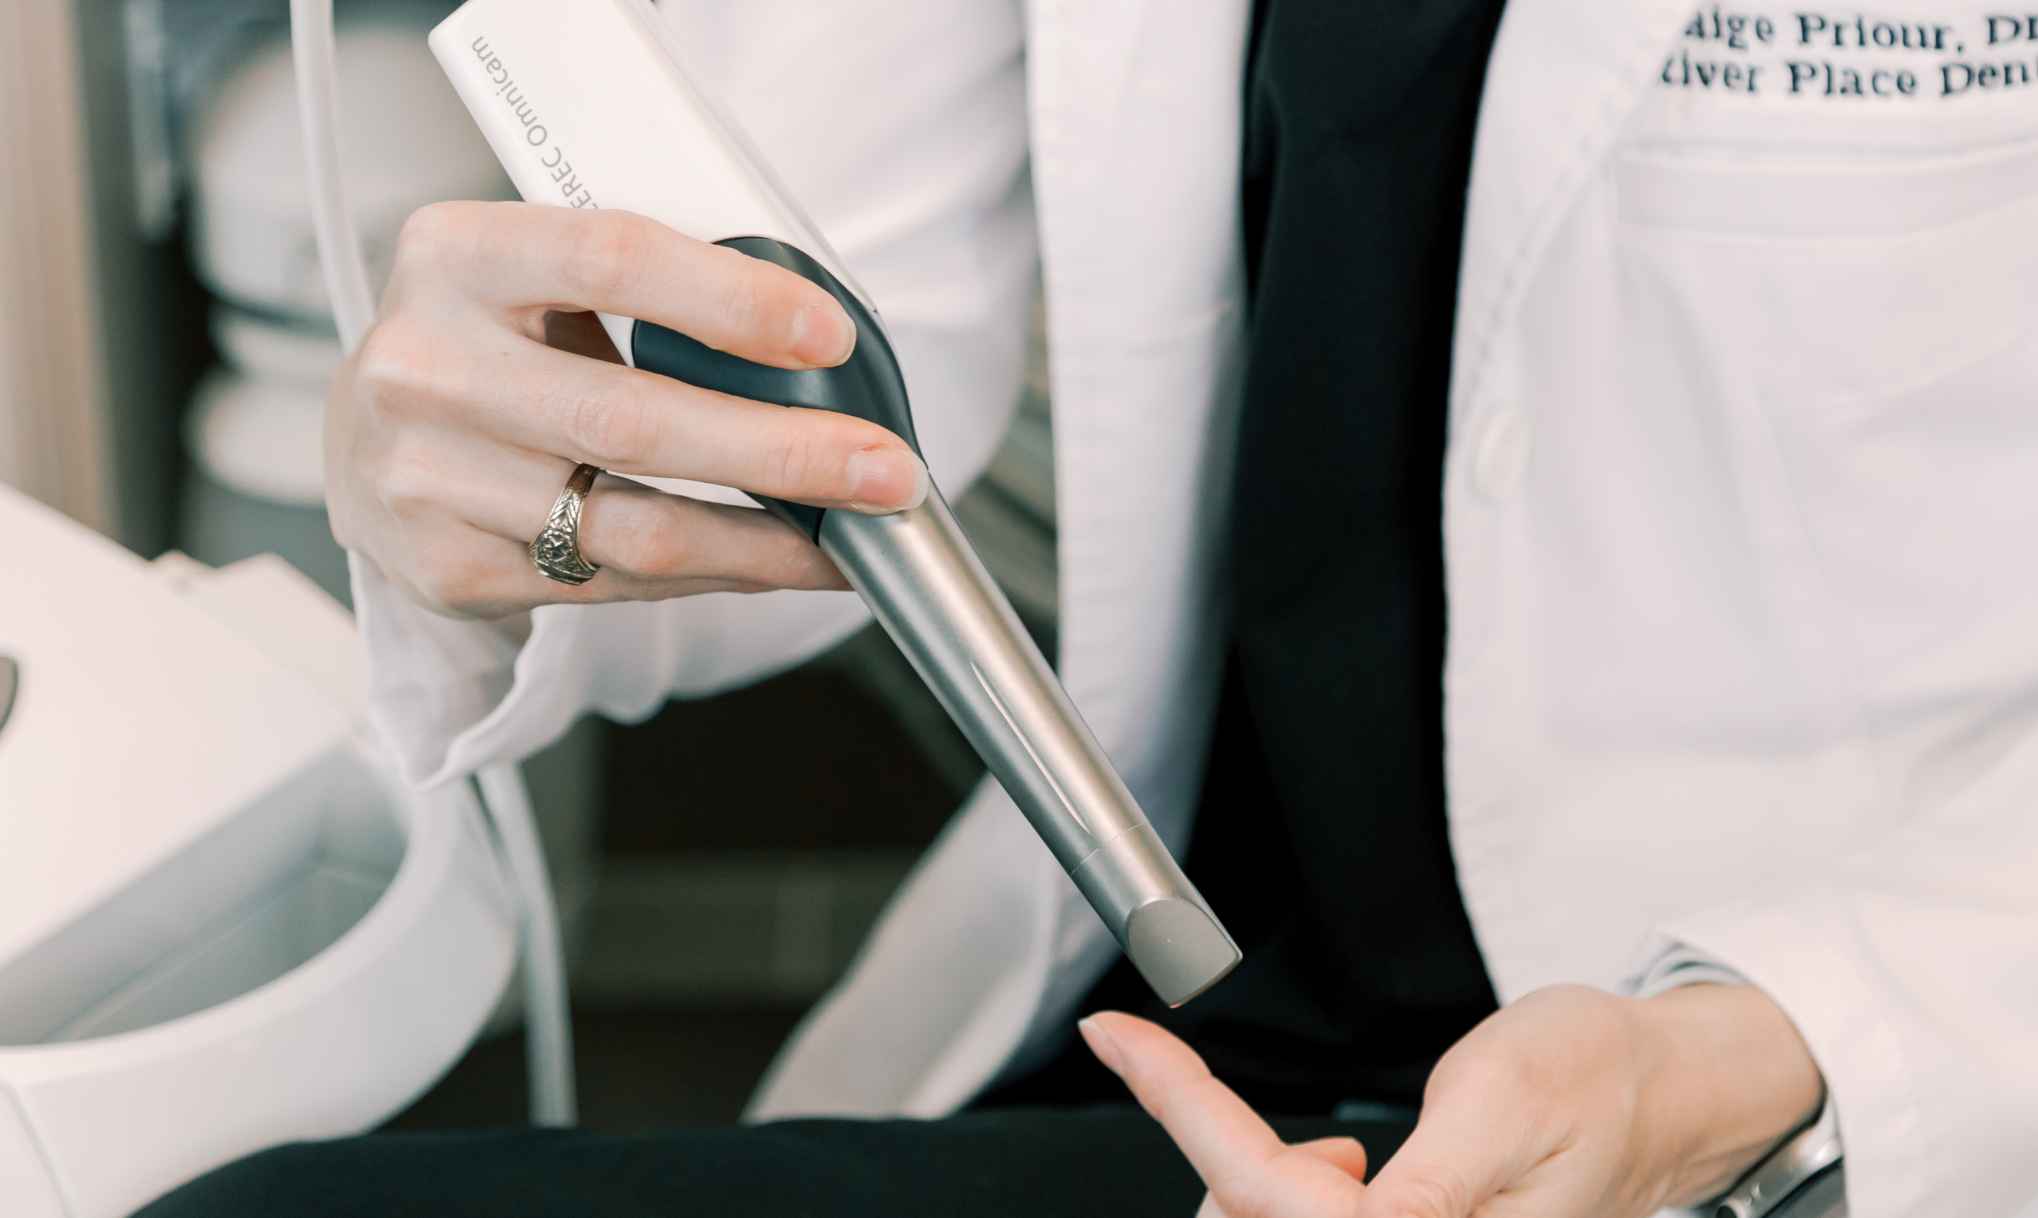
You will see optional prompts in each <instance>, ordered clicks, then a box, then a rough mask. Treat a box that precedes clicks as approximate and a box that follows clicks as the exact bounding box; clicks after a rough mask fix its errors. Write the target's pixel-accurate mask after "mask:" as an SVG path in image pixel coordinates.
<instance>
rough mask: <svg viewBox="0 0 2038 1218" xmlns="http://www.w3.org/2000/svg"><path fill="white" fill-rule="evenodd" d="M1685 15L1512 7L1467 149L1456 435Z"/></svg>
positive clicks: (1559, 2)
mask: <svg viewBox="0 0 2038 1218" xmlns="http://www.w3.org/2000/svg"><path fill="white" fill-rule="evenodd" d="M1689 8H1690V4H1689V0H1513V2H1512V3H1510V4H1509V5H1508V6H1507V9H1506V13H1505V15H1504V16H1503V17H1502V18H1501V24H1500V33H1499V37H1498V39H1497V41H1496V42H1495V44H1494V48H1493V58H1492V60H1491V62H1490V64H1489V65H1488V67H1487V73H1486V88H1485V93H1484V96H1483V97H1482V99H1481V101H1480V104H1479V128H1478V134H1477V136H1476V142H1475V143H1474V145H1473V157H1472V178H1471V186H1470V193H1469V196H1468V199H1467V203H1466V217H1465V244H1464V260H1463V263H1462V266H1461V270H1460V273H1459V280H1458V326H1457V338H1456V345H1455V350H1454V353H1453V358H1452V377H1451V422H1452V431H1453V434H1454V435H1455V434H1458V432H1459V425H1460V424H1462V423H1463V422H1465V421H1466V419H1467V418H1468V416H1469V414H1470V413H1471V410H1472V408H1473V405H1474V403H1475V402H1476V401H1477V397H1478V395H1479V394H1480V393H1481V391H1482V390H1483V389H1484V388H1485V374H1486V372H1487V371H1488V364H1489V357H1490V355H1491V354H1492V350H1493V345H1494V340H1495V339H1496V337H1497V336H1498V335H1499V334H1500V332H1501V331H1502V330H1504V329H1505V328H1506V326H1507V324H1508V322H1509V320H1510V319H1511V318H1512V316H1513V314H1514V311H1515V309H1516V308H1517V307H1519V305H1520V302H1521V296H1522V293H1523V291H1524V290H1525V289H1526V287H1527V285H1528V282H1529V280H1530V278H1531V276H1532V273H1533V271H1534V270H1535V267H1536V264H1537V263H1538V262H1539V261H1540V260H1541V257H1542V254H1543V251H1544V250H1546V249H1547V248H1548V246H1549V243H1550V239H1551V238H1552V237H1553V236H1554V235H1555V234H1556V231H1557V227H1558V225H1559V224H1561V223H1562V222H1563V219H1564V215H1565V213H1566V211H1568V210H1569V208H1570V205H1571V201H1572V200H1573V199H1574V198H1575V197H1576V196H1577V194H1578V191H1579V188H1580V187H1581V186H1582V185H1584V183H1585V181H1586V179H1587V178H1588V177H1589V176H1590V175H1591V174H1592V173H1593V172H1594V171H1595V170H1596V169H1597V167H1598V165H1599V163H1600V160H1601V159H1602V158H1603V157H1604V156H1605V155H1606V153H1607V150H1608V149H1609V148H1610V147H1611V146H1612V144H1613V141H1614V138H1615V137H1616V136H1617V135H1618V134H1619V132H1620V128H1621V126H1622V124H1623V123H1624V122H1625V121H1626V119H1627V117H1628V115H1629V114H1630V113H1631V112H1632V111H1633V109H1634V106H1635V103H1636V102H1637V100H1638V99H1639V98H1640V95H1641V90H1642V88H1643V87H1644V86H1645V85H1646V84H1647V82H1648V79H1649V77H1650V74H1651V72H1652V71H1653V70H1654V69H1655V68H1656V66H1657V65H1658V64H1659V62H1660V60H1661V57H1662V55H1663V54H1664V52H1665V51H1666V49H1667V48H1669V47H1670V46H1671V45H1672V44H1673V43H1674V41H1675V38H1676V32H1677V29H1678V24H1679V21H1680V19H1681V18H1682V17H1684V16H1685V15H1687V13H1688V10H1689Z"/></svg>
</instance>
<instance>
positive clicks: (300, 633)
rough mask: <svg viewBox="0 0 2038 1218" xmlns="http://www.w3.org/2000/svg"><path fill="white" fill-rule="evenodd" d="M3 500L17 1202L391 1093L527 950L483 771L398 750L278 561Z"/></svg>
mask: <svg viewBox="0 0 2038 1218" xmlns="http://www.w3.org/2000/svg"><path fill="white" fill-rule="evenodd" d="M0 528H4V529H5V531H6V532H7V533H8V534H9V535H10V536H11V537H13V538H15V539H16V540H17V541H18V542H20V543H21V544H18V545H15V546H12V547H10V548H7V549H5V550H0V588H7V589H9V590H10V591H11V590H15V589H22V590H26V591H28V592H30V593H32V594H31V595H8V596H0V651H5V652H7V653H8V654H11V655H13V656H15V657H16V658H17V659H19V660H20V661H21V665H22V673H23V685H22V701H21V703H20V705H19V706H18V707H17V709H16V712H15V715H14V717H13V719H12V720H11V721H10V722H9V724H8V726H7V728H6V730H5V733H4V734H0V1215H5V1216H6V1218H57V1216H58V1215H61V1216H62V1218H119V1216H121V1215H126V1214H128V1213H130V1212H131V1211H132V1210H133V1209H134V1208H136V1207H137V1206H139V1205H141V1204H143V1203H145V1202H146V1201H148V1200H150V1199H151V1198H153V1197H155V1196H157V1195H159V1194H160V1193H162V1192H164V1191H166V1190H168V1189H169V1188H171V1187H173V1186H175V1185H176V1184H178V1183H181V1182H182V1181H184V1180H187V1179H189V1178H191V1177H192V1176H195V1175H197V1174H199V1173H201V1172H203V1171H205V1170H207V1169H209V1168H211V1167H213V1166H216V1165H218V1164H220V1163H223V1162H225V1161H228V1160H230V1159H233V1158H236V1157H239V1156H241V1155H244V1154H247V1153H250V1152H252V1151H254V1150H257V1149H260V1148H261V1147H264V1146H267V1145H272V1144H274V1143H276V1142H279V1141H284V1140H289V1139H294V1138H306V1137H326V1136H335V1135H340V1134H345V1133H350V1132H357V1131H360V1130H363V1129H366V1128H369V1127H371V1126H373V1125H374V1124H375V1123H377V1122H379V1121H381V1120H382V1119H384V1118H386V1117H387V1116H389V1115H390V1114H392V1113H394V1112H395V1111H397V1110H398V1109H400V1108H401V1107H402V1106H404V1105H405V1104H406V1103H408V1102H409V1101H410V1100H411V1099H412V1098H414V1097H415V1096H416V1095H417V1094H419V1093H420V1092H421V1091H423V1090H424V1089H425V1088H426V1087H428V1086H429V1085H430V1084H431V1083H432V1082H433V1081H434V1080H436V1079H437V1078H438V1077H439V1076H440V1075H441V1074H442V1073H443V1072H444V1070H445V1069H446V1068H447V1067H448V1066H450V1065H451V1064H452V1063H453V1062H454V1061H455V1060H457V1059H458V1057H459V1056H460V1054H461V1053H462V1052H463V1051H464V1050H465V1048H466V1046H467V1045H468V1044H469V1043H470V1042H471V1040H472V1039H473V1037H474V1035H475V1034H476V1032H477V1031H478V1030H479V1029H480V1028H481V1026H482V1024H483V1022H484V1020H485V1019H486V1017H487V1015H488V1013H489V1011H490V1009H491V1008H492V1007H493V1005H494V1003H495V1001H496V999H497V996H498V995H499V993H500V992H501V990H502V988H503V986H504V983H505V982H506V980H507V978H508V975H509V969H510V962H511V956H512V952H513V949H514V946H515V933H516V927H515V918H514V912H513V910H512V909H511V907H510V902H509V901H508V899H507V898H506V896H505V894H504V892H503V891H502V887H501V882H500V879H499V877H498V875H497V871H496V865H495V860H494V856H493V852H492V850H491V849H490V847H489V843H488V841H487V839H486V835H485V833H484V832H483V829H482V824H481V819H480V809H479V806H478V805H477V804H476V802H475V801H474V799H473V797H472V795H471V793H470V792H469V791H468V790H467V789H466V788H465V787H463V786H457V785H456V786H452V787H448V788H446V789H444V790H442V791H440V792H436V793H434V794H432V795H431V796H429V797H418V796H413V795H410V794H408V793H406V792H403V791H400V790H398V789H396V788H395V787H394V786H393V785H392V784H391V782H390V781H389V780H388V779H387V778H385V777H384V775H385V774H386V772H387V770H386V767H385V766H384V765H383V764H382V763H381V762H380V761H379V760H378V759H377V758H375V757H373V756H371V755H370V754H369V753H367V752H366V751H364V748H365V746H363V745H361V744H359V743H357V741H356V740H355V738H354V736H353V734H352V731H351V722H352V719H353V716H352V715H351V714H350V713H349V709H348V708H349V707H350V705H351V704H352V703H353V702H354V700H356V699H358V697H359V690H358V687H357V686H356V685H355V684H354V683H355V682H356V681H357V680H358V672H357V670H353V669H351V668H350V666H349V664H350V659H351V657H352V655H353V653H352V652H351V650H350V649H351V647H352V646H354V642H353V637H352V634H351V631H349V630H348V629H347V628H346V619H345V617H344V615H343V614H341V613H339V611H338V610H337V608H336V607H335V606H333V605H332V604H331V603H330V602H329V601H324V600H322V599H320V598H319V597H318V594H317V593H316V592H315V590H309V589H308V588H307V587H306V586H305V583H304V581H303V579H302V577H300V576H296V575H295V574H294V573H292V572H289V571H288V570H287V569H285V568H282V567H281V565H280V564H275V563H263V562H259V561H258V562H255V563H251V564H245V565H242V566H237V567H235V568H230V569H229V570H228V571H227V572H224V573H210V574H207V573H202V572H194V571H193V570H192V569H191V567H190V565H189V564H188V563H187V564H176V563H172V564H166V565H162V566H157V567H152V566H151V565H149V564H145V563H143V562H141V561H140V560H139V559H136V558H134V557H133V556H132V555H129V554H127V553H126V552H124V551H121V550H119V549H118V548H117V547H114V546H112V545H111V544H110V543H107V542H105V541H103V540H102V539H100V538H98V537H96V536H95V535H93V534H91V533H89V532H87V531H85V530H83V529H81V528H79V527H78V526H76V525H73V524H71V523H69V522H68V521H65V520H62V519H61V518H59V517H56V516H55V515H54V514H52V513H50V512H48V511H47V510H46V509H44V508H41V507H40V506H38V505H35V504H32V503H30V502H28V501H26V500H24V499H21V498H20V497H18V496H15V495H13V494H12V493H11V492H7V491H5V490H0ZM270 648H275V649H278V650H281V651H286V652H291V653H293V662H292V663H275V662H273V661H272V660H271V659H270V657H269V655H268V654H267V653H268V649H270Z"/></svg>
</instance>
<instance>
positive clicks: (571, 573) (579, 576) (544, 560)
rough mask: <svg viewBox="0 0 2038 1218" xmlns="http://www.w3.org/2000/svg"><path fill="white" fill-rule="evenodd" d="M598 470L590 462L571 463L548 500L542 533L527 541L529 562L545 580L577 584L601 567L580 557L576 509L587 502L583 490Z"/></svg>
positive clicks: (586, 488) (578, 518) (589, 577)
mask: <svg viewBox="0 0 2038 1218" xmlns="http://www.w3.org/2000/svg"><path fill="white" fill-rule="evenodd" d="M600 473H601V471H600V470H598V469H596V468H595V467H594V466H592V465H576V466H574V467H573V476H572V477H571V478H568V479H567V480H566V489H564V490H562V491H560V492H559V497H558V498H557V499H554V500H553V501H552V514H551V515H550V516H548V517H547V518H546V519H545V530H544V532H542V533H539V534H538V536H537V538H536V539H535V540H533V541H532V542H531V565H532V566H534V567H536V568H538V574H540V575H543V576H544V577H545V578H546V579H549V580H552V581H554V582H556V583H562V584H572V585H575V586H578V585H580V584H584V583H586V582H587V581H588V580H591V579H593V578H594V577H595V574H596V573H597V572H599V571H600V570H601V568H600V567H598V566H596V565H595V564H593V563H591V562H589V561H587V560H586V559H585V558H582V557H581V556H580V509H581V508H583V507H585V506H586V505H587V493H588V492H589V491H591V490H593V489H594V480H595V477H596V476H597V475H599V474H600Z"/></svg>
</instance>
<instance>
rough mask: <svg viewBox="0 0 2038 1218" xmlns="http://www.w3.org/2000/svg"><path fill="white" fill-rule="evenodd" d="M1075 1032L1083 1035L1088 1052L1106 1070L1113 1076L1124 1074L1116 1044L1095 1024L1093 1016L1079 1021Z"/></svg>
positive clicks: (1100, 1025) (1108, 1034)
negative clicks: (1095, 1057)
mask: <svg viewBox="0 0 2038 1218" xmlns="http://www.w3.org/2000/svg"><path fill="white" fill-rule="evenodd" d="M1076 1031H1078V1032H1081V1033H1082V1034H1083V1043H1085V1044H1087V1045H1089V1046H1090V1052H1092V1053H1094V1054H1096V1055H1097V1060H1098V1061H1100V1062H1103V1063H1104V1067H1105V1068H1106V1069H1108V1070H1109V1071H1111V1073H1113V1074H1121V1075H1122V1074H1124V1073H1125V1067H1124V1064H1123V1063H1124V1058H1123V1056H1122V1055H1121V1054H1120V1053H1119V1051H1118V1042H1117V1041H1115V1040H1112V1039H1111V1034H1110V1033H1109V1032H1106V1031H1105V1030H1104V1026H1103V1025H1102V1024H1100V1023H1098V1022H1097V1017H1096V1016H1095V1015H1092V1016H1090V1017H1089V1018H1088V1019H1084V1020H1081V1021H1079V1022H1078V1023H1077V1024H1076Z"/></svg>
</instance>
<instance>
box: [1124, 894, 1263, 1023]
mask: <svg viewBox="0 0 2038 1218" xmlns="http://www.w3.org/2000/svg"><path fill="white" fill-rule="evenodd" d="M1125 954H1126V955H1127V956H1129V957H1130V958H1131V959H1132V964H1133V967H1135V968H1137V969H1138V970H1139V975H1140V976H1142V977H1144V978H1146V983H1147V984H1148V985H1150V986H1152V987H1153V991H1154V993H1155V994H1157V995H1159V996H1160V1000H1161V1001H1162V1002H1165V1003H1167V1004H1168V1005H1169V1006H1171V1007H1178V1006H1181V1005H1182V1004H1183V1003H1185V1002H1187V1001H1189V1000H1190V999H1191V998H1194V997H1195V996H1196V995H1198V994H1201V993H1202V992H1203V991H1204V990H1207V989H1209V988H1210V987H1211V986H1213V985H1216V984H1217V983H1218V982H1220V981H1222V980H1224V977H1225V974H1227V973H1229V972H1231V970H1232V969H1234V968H1236V967H1237V966H1238V962H1239V961H1240V960H1241V959H1243V958H1244V956H1243V954H1242V953H1240V951H1239V950H1238V944H1236V943H1233V942H1232V941H1231V936H1230V935H1227V934H1225V933H1224V928H1223V927H1221V926H1219V925H1218V924H1217V922H1216V920H1215V919H1213V918H1212V917H1211V916H1210V915H1209V914H1207V913H1205V912H1203V910H1202V909H1201V908H1200V907H1198V906H1197V905H1195V904H1194V903H1193V902H1190V901H1184V900H1182V899H1180V898H1178V897H1163V898H1161V899H1160V900H1158V901H1148V902H1147V903H1146V904H1144V905H1142V906H1140V907H1139V908H1138V909H1135V910H1133V911H1132V916H1131V917H1129V918H1128V919H1126V922H1125Z"/></svg>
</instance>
